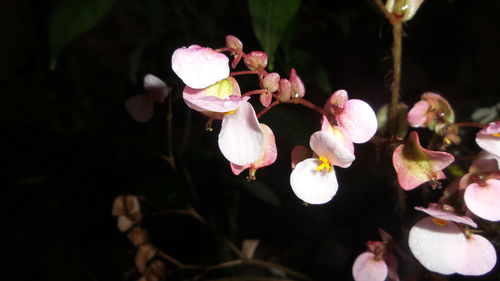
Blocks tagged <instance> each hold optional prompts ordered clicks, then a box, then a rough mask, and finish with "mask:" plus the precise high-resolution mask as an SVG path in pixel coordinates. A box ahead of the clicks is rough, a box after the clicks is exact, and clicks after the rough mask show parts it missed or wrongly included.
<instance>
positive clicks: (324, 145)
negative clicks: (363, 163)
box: [309, 130, 355, 168]
mask: <svg viewBox="0 0 500 281" xmlns="http://www.w3.org/2000/svg"><path fill="white" fill-rule="evenodd" d="M343 137H344V136H343V134H342V132H341V131H340V130H338V131H337V133H330V131H318V132H315V133H314V134H312V135H311V139H310V141H309V145H310V146H311V148H312V150H313V151H314V152H315V153H316V154H318V155H319V156H324V157H326V158H328V160H329V161H330V162H331V163H332V164H333V165H336V166H339V167H342V168H347V167H349V166H351V164H352V161H354V158H355V157H354V154H352V152H351V151H350V150H349V148H348V147H347V146H346V145H345V142H344V139H343Z"/></svg>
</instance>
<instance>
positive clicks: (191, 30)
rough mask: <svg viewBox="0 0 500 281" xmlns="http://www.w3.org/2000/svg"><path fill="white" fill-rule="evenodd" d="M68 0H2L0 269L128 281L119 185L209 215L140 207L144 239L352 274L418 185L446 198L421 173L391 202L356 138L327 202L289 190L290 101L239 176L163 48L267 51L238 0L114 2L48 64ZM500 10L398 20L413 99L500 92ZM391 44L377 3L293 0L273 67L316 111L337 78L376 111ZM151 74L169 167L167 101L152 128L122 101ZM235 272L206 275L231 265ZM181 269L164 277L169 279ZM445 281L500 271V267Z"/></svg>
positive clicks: (187, 254)
mask: <svg viewBox="0 0 500 281" xmlns="http://www.w3.org/2000/svg"><path fill="white" fill-rule="evenodd" d="M61 2H62V1H28V0H17V1H2V2H1V4H0V19H1V24H0V30H1V32H0V34H1V35H2V40H1V41H2V43H1V44H0V46H1V47H0V62H1V66H0V98H1V101H0V116H1V117H0V129H1V134H0V163H2V169H1V172H0V175H1V178H0V183H1V185H2V186H3V187H2V190H3V191H4V193H3V196H2V197H3V200H2V201H3V204H2V206H3V207H4V208H3V209H4V211H3V213H4V215H3V217H5V218H6V221H4V223H3V226H2V232H3V235H2V236H3V237H4V238H3V246H2V247H1V249H2V256H4V258H6V262H7V263H5V262H3V265H4V266H5V267H4V269H3V270H2V271H1V273H0V275H3V276H4V277H2V278H1V279H2V280H53V281H57V280H99V281H101V280H133V279H135V278H137V277H138V275H137V273H136V272H135V269H134V253H135V252H134V251H135V250H134V247H133V246H132V244H130V242H129V241H128V240H127V237H126V235H125V234H122V233H120V232H119V231H118V230H117V228H116V218H115V217H112V216H111V205H112V202H113V200H114V198H115V197H116V196H118V195H120V194H129V193H130V194H136V195H140V196H143V197H145V198H147V199H148V200H149V201H151V202H153V203H154V204H155V205H157V206H160V207H161V208H163V209H178V208H184V207H185V206H186V204H187V202H189V203H190V204H191V205H193V206H194V208H195V209H196V210H197V211H198V212H199V213H200V214H201V215H202V216H203V217H204V218H205V219H206V220H207V221H208V222H209V224H210V225H211V227H205V226H203V225H200V224H199V223H197V221H195V220H193V219H192V218H190V217H186V216H180V215H163V216H146V217H145V219H144V221H143V224H142V225H143V226H144V227H145V228H147V229H148V230H149V231H150V232H151V240H152V243H154V244H155V245H156V246H157V247H159V248H160V249H162V250H163V251H165V252H166V253H168V254H170V255H172V256H174V257H176V258H177V259H179V260H181V261H183V262H185V263H189V264H200V265H210V264H216V263H219V262H222V261H226V260H230V259H232V258H235V256H234V255H233V254H231V252H230V251H229V250H227V249H226V248H225V247H224V246H223V245H222V242H221V241H223V240H224V239H229V240H232V241H233V242H234V243H235V244H237V245H239V244H240V243H241V240H242V239H247V238H253V239H260V240H261V245H260V246H259V248H258V250H257V253H256V257H257V258H259V259H262V260H268V261H272V262H276V263H280V264H283V265H286V266H289V267H291V268H294V269H296V270H298V271H301V272H303V273H305V274H307V275H309V276H311V278H312V279H313V280H351V279H352V277H351V266H352V263H353V261H354V259H355V258H356V256H357V255H358V254H359V253H361V252H362V251H364V249H365V246H364V243H365V242H366V241H368V240H380V237H379V236H378V234H377V228H378V227H381V228H383V229H385V230H386V231H388V232H389V233H391V234H392V235H393V236H394V238H395V239H396V240H398V241H399V240H401V245H403V247H406V246H404V245H406V242H405V241H404V240H405V233H406V231H407V230H408V228H409V227H411V225H412V224H413V223H414V222H415V221H416V220H417V219H418V218H420V217H421V215H419V214H416V213H415V212H414V211H412V207H413V206H418V205H422V204H425V203H426V201H425V200H423V199H421V198H422V196H421V195H422V193H423V190H427V191H428V192H430V195H428V196H430V197H431V198H434V200H435V198H438V196H439V194H440V191H432V190H430V189H429V186H427V185H426V186H424V187H421V188H418V189H416V190H414V191H411V192H407V194H406V195H407V198H406V200H407V201H406V203H407V205H406V206H407V208H408V210H407V211H405V210H403V209H401V205H398V203H397V194H398V192H397V189H398V187H397V185H396V184H395V173H394V172H393V171H392V169H391V167H390V155H389V154H388V153H385V151H383V153H382V157H381V161H380V162H377V161H376V159H375V149H374V147H373V145H371V144H370V143H367V144H362V145H357V146H356V157H357V160H356V161H355V162H354V164H353V165H352V167H351V168H349V169H340V168H337V169H336V170H337V176H338V180H339V186H340V187H339V191H338V193H337V195H336V196H335V197H334V199H333V200H332V201H331V202H330V203H328V204H325V205H320V206H304V205H303V204H302V202H301V201H300V200H299V199H297V198H296V197H295V196H294V195H293V193H292V190H291V188H290V186H289V173H290V168H289V161H290V156H289V154H290V150H291V149H292V147H293V146H294V145H298V144H302V145H307V142H308V138H309V136H310V134H311V133H312V132H314V131H316V130H317V129H318V128H319V126H318V121H319V116H318V115H317V114H315V113H314V112H311V111H310V110H308V109H306V108H302V107H299V106H294V105H281V106H278V107H277V108H275V109H273V110H271V111H270V112H269V113H268V114H266V115H265V116H264V117H263V118H262V120H263V122H265V123H267V124H269V125H270V127H271V128H273V130H274V132H275V134H276V138H277V144H278V152H279V156H278V160H277V161H276V163H275V164H274V165H273V166H270V167H268V168H263V169H261V170H259V172H258V173H257V177H258V180H259V182H258V183H256V184H255V185H258V188H257V189H256V188H252V187H253V186H255V185H252V183H246V182H245V180H244V176H243V175H242V176H238V177H236V176H233V175H232V173H231V171H230V169H229V165H228V163H227V161H226V160H225V159H224V158H223V157H222V155H221V154H220V152H219V150H218V147H217V132H218V130H219V128H220V124H218V123H216V124H215V125H214V129H215V130H214V132H212V133H207V132H205V131H204V130H203V128H204V122H205V119H204V117H203V116H201V115H200V114H198V113H197V112H192V111H190V110H188V108H187V107H186V106H185V104H184V103H183V101H182V98H180V94H181V90H182V84H181V81H180V80H179V79H178V78H177V77H176V76H175V74H174V73H173V72H172V70H171V68H170V57H171V54H172V52H173V51H174V50H175V49H176V48H178V47H180V46H186V45H190V44H200V45H203V46H210V47H212V48H219V47H223V45H224V37H225V35H227V34H232V35H235V36H237V37H239V38H240V39H241V40H242V41H243V44H244V50H245V51H250V50H260V49H261V48H260V46H259V43H258V41H257V39H256V37H255V35H254V33H253V30H252V24H251V18H250V15H249V12H248V6H247V3H246V1H228V0H226V1H194V0H183V1H173V0H172V1H170V0H143V1H140V0H135V1H133V0H122V1H120V0H118V1H116V2H115V3H114V5H113V6H112V8H111V10H110V11H109V13H107V14H106V15H105V16H104V17H103V18H102V19H101V20H100V21H99V22H98V24H97V25H96V26H95V27H94V28H92V29H91V30H89V31H88V32H85V33H84V34H83V35H82V36H79V37H77V38H76V39H75V40H72V41H71V42H70V43H69V44H68V45H67V46H66V48H64V49H63V51H62V53H61V56H60V57H59V60H58V65H57V67H56V68H55V70H51V69H50V68H49V65H50V57H49V54H50V50H51V44H50V43H49V31H48V24H49V21H50V15H51V12H52V11H53V10H54V9H55V7H56V6H57V5H59V4H60V3H61ZM499 15H500V2H498V1H493V0H491V1H466V0H456V1H444V0H427V1H425V3H424V4H423V5H422V7H421V9H420V10H419V12H418V13H417V15H416V16H415V18H414V19H413V20H411V21H409V22H407V23H406V24H405V33H406V36H405V38H404V48H403V77H402V99H403V101H405V102H406V103H408V104H410V105H411V104H413V103H414V102H416V101H417V100H418V99H419V95H420V94H422V93H423V92H424V91H436V92H439V93H441V94H442V95H443V96H444V97H445V98H447V99H448V100H449V101H450V103H451V104H452V106H453V107H454V109H455V112H456V114H457V119H458V121H467V120H469V119H470V114H471V112H472V111H473V110H474V109H477V108H478V107H481V106H492V105H494V104H495V103H496V102H498V101H499V98H498V96H499V92H500V75H499V71H498V66H499V65H500V16H499ZM68 24H71V23H68ZM391 42H392V37H391V28H390V25H389V24H388V23H387V22H386V20H385V19H384V18H383V16H382V15H381V14H380V13H379V12H378V10H377V8H376V7H375V5H374V4H373V3H372V2H371V1H302V4H301V6H300V8H299V11H298V13H297V15H296V16H295V17H294V19H293V20H292V22H291V23H290V25H289V27H288V29H287V32H286V35H285V37H284V39H283V40H282V41H281V45H280V48H279V49H278V52H277V54H276V62H275V65H276V71H278V72H280V73H282V74H283V75H284V76H287V75H288V72H289V69H290V67H295V68H296V69H297V71H298V73H299V75H301V77H302V80H303V81H304V82H305V84H306V88H307V93H306V97H307V98H308V99H309V100H311V101H313V102H315V103H316V104H318V105H321V104H322V103H323V102H324V101H325V99H326V98H327V97H328V96H329V95H330V94H331V93H332V92H333V91H334V90H337V89H346V90H347V91H348V92H349V94H350V97H352V98H361V99H364V100H366V101H367V102H368V103H370V104H371V105H372V106H373V107H374V109H375V110H377V109H378V108H380V107H381V106H382V105H383V104H384V103H386V102H388V100H389V86H390V83H391V74H390V71H391ZM147 73H153V74H155V75H156V76H158V77H160V78H162V79H164V80H165V81H166V82H167V84H169V85H170V86H171V87H172V88H173V92H172V94H173V97H174V98H173V100H174V101H173V118H174V119H173V120H174V126H173V139H174V140H173V145H174V150H175V156H176V161H177V164H178V167H179V169H178V170H177V172H174V171H173V170H172V169H171V168H170V166H169V165H168V164H167V163H166V162H165V161H163V160H162V159H161V158H160V157H158V156H157V154H156V153H166V151H167V147H166V143H167V142H166V136H165V131H166V122H165V115H166V112H167V106H166V104H162V105H157V106H156V111H155V115H154V118H153V119H152V120H151V121H149V122H148V123H145V124H140V123H137V122H135V121H134V120H133V119H132V118H131V117H130V116H129V115H128V113H127V112H126V111H125V109H124V102H125V100H126V99H127V98H128V97H130V96H131V95H133V94H138V93H143V92H144V90H143V88H142V77H143V76H144V75H145V74H147ZM242 81H243V82H242V84H241V86H242V89H243V91H245V90H252V89H254V88H255V87H256V86H257V84H256V80H252V78H245V79H243V80H242ZM254 100H255V99H254ZM255 104H257V103H255ZM256 107H257V108H259V107H258V106H257V105H256ZM466 132H469V131H466ZM473 132H474V131H470V134H468V135H465V136H464V137H465V138H469V141H468V143H469V144H470V146H471V147H470V151H471V152H474V151H477V150H478V148H477V147H476V146H475V145H474V143H473V142H472V141H470V140H471V139H473V134H472V133H473ZM444 183H445V184H446V181H445V182H444ZM429 190H430V191H429ZM269 193H271V194H269ZM259 196H260V197H259ZM143 208H144V211H145V212H153V211H155V209H154V208H153V207H151V206H143ZM481 223H484V224H486V223H485V222H481ZM490 226H491V225H490ZM490 229H493V231H489V232H487V233H486V234H485V236H487V237H488V238H490V240H491V241H492V242H493V243H494V245H495V246H496V250H497V253H498V250H499V248H498V247H499V244H498V241H499V237H500V232H499V230H498V229H497V228H496V227H493V228H491V227H490ZM404 249H405V250H407V249H406V248H404ZM407 253H409V252H407ZM409 257H411V254H410V255H409ZM167 265H168V268H169V270H174V269H175V267H174V266H173V265H170V264H168V263H167ZM410 265H411V266H410ZM408 268H411V269H408ZM415 268H416V269H415ZM238 270H239V269H234V270H227V271H222V272H217V273H214V274H213V275H207V279H209V278H210V277H211V276H212V277H215V276H233V275H234V276H236V275H238V274H240V271H238ZM248 270H250V272H252V273H262V272H264V273H266V272H265V271H260V269H259V270H258V269H253V268H250V269H248ZM252 270H253V271H252ZM409 272H417V273H418V274H422V275H418V274H417V275H416V276H419V277H418V278H421V279H420V280H423V279H425V278H427V279H428V280H438V279H431V278H436V277H432V276H431V275H428V274H425V271H423V270H422V269H421V268H420V267H419V266H418V265H417V264H416V263H415V261H414V260H413V261H406V262H403V261H401V267H400V274H401V276H402V279H403V280H411V277H413V278H415V276H410V273H409ZM267 274H268V275H269V272H267ZM189 276H192V275H190V274H188V273H186V274H171V275H167V280H184V279H182V278H186V280H189V279H188V278H189ZM447 278H448V280H500V269H499V268H498V266H497V267H496V268H495V269H494V270H493V271H492V272H490V273H489V274H488V275H486V276H482V277H476V278H466V277H464V278H462V277H460V276H451V277H447ZM442 280H445V279H442Z"/></svg>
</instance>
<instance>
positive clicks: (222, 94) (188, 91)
mask: <svg viewBox="0 0 500 281" xmlns="http://www.w3.org/2000/svg"><path fill="white" fill-rule="evenodd" d="M182 97H183V98H184V102H185V103H186V104H187V106H189V107H190V108H192V109H194V110H196V111H200V112H203V111H212V112H229V111H233V110H235V109H236V108H238V107H239V106H240V104H241V103H243V102H246V101H247V100H249V99H250V97H241V93H240V87H239V86H238V83H237V82H236V80H235V79H234V78H232V77H229V78H228V79H224V80H221V81H219V82H217V83H215V84H213V85H211V86H210V87H207V88H205V89H193V88H190V87H188V86H186V87H184V91H183V93H182Z"/></svg>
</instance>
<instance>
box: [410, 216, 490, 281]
mask: <svg viewBox="0 0 500 281" xmlns="http://www.w3.org/2000/svg"><path fill="white" fill-rule="evenodd" d="M418 210H421V211H425V212H427V213H429V212H430V213H433V214H434V215H437V217H426V218H424V219H422V220H420V221H419V222H417V223H416V224H415V225H414V226H413V227H412V228H411V229H410V233H409V238H408V244H409V246H410V250H411V252H412V253H413V255H414V256H415V258H416V259H417V260H418V261H419V262H420V263H421V264H422V265H423V266H424V267H425V268H427V269H428V270H430V271H433V272H437V273H440V274H453V273H458V274H462V275H483V274H486V273H487V272H489V271H491V269H493V267H494V266H495V264H496V259H497V258H496V252H495V249H494V248H493V245H491V243H490V242H489V241H488V240H486V239H485V238H484V237H482V236H480V235H476V234H472V233H471V232H470V231H468V230H465V231H464V230H463V229H462V228H461V227H460V226H459V225H458V224H457V223H456V222H457V221H461V220H462V218H463V217H460V216H456V215H455V216H454V215H453V214H452V213H451V212H447V211H446V210H445V214H443V213H440V212H439V210H436V209H433V208H431V209H425V208H418ZM474 224H475V223H474Z"/></svg>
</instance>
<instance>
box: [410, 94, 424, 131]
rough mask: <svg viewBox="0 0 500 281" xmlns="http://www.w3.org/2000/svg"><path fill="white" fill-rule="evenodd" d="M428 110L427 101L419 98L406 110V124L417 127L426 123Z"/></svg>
mask: <svg viewBox="0 0 500 281" xmlns="http://www.w3.org/2000/svg"><path fill="white" fill-rule="evenodd" d="M428 110H429V103H428V102H427V101H425V100H421V101H419V102H417V103H415V104H414V105H413V107H412V108H411V109H410V111H409V112H408V116H407V120H408V125H410V126H412V127H414V128H418V127H422V126H424V125H425V123H427V119H428V115H427V111H428Z"/></svg>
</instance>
